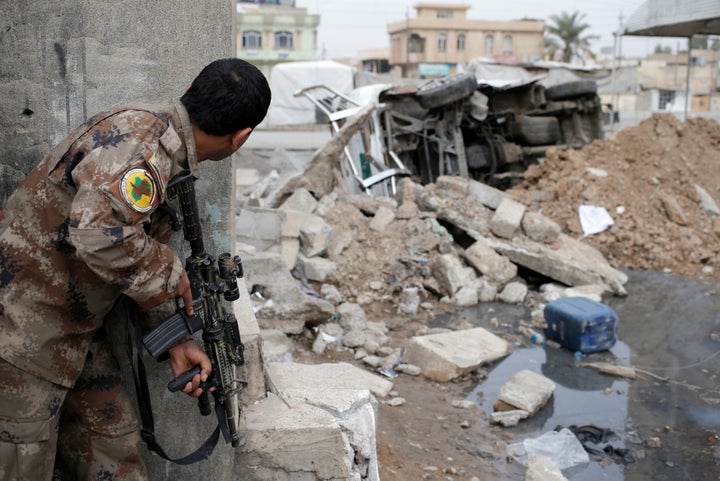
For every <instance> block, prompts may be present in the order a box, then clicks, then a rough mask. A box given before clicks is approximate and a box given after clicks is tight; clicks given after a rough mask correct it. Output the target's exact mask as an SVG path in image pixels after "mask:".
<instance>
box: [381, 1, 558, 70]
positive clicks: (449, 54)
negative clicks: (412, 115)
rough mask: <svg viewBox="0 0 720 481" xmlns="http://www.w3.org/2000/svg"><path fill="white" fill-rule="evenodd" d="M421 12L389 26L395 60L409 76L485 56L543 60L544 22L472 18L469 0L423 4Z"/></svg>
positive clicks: (393, 63) (507, 60)
mask: <svg viewBox="0 0 720 481" xmlns="http://www.w3.org/2000/svg"><path fill="white" fill-rule="evenodd" d="M414 8H415V10H416V16H415V17H414V18H406V19H405V20H402V21H398V22H393V23H390V24H388V26H387V31H388V34H389V35H390V64H391V66H392V67H393V68H394V69H397V70H400V72H401V73H402V75H403V76H406V77H434V76H443V75H448V74H452V73H454V72H455V71H456V69H457V66H458V64H463V63H466V62H468V61H470V60H471V59H473V58H477V57H485V58H490V59H493V60H495V61H498V62H503V63H521V62H532V61H536V60H539V59H540V58H541V57H542V52H543V32H544V30H545V22H544V21H543V20H513V21H488V20H470V19H468V18H467V11H468V10H469V9H470V6H469V5H466V4H438V3H419V4H417V5H415V6H414Z"/></svg>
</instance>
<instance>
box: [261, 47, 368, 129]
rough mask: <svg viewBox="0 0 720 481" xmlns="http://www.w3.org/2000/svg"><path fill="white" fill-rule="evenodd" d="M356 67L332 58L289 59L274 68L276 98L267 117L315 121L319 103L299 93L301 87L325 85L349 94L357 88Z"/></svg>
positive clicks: (276, 121)
mask: <svg viewBox="0 0 720 481" xmlns="http://www.w3.org/2000/svg"><path fill="white" fill-rule="evenodd" d="M354 70H355V69H353V68H352V67H350V66H348V65H344V64H341V63H338V62H333V61H330V60H319V61H313V62H287V63H281V64H278V65H276V66H274V67H273V68H272V70H271V72H270V90H271V91H272V102H271V103H270V110H269V111H268V115H267V118H266V122H265V123H266V124H268V125H289V124H314V123H316V122H315V106H314V105H313V104H312V102H310V100H308V99H307V98H305V97H295V96H294V94H295V92H297V91H298V90H300V89H303V88H306V87H312V86H313V85H325V86H326V87H330V88H332V89H334V90H337V91H338V92H340V93H343V94H347V93H349V92H350V91H351V90H352V89H353V76H354Z"/></svg>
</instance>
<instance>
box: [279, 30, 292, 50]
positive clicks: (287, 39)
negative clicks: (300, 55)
mask: <svg viewBox="0 0 720 481" xmlns="http://www.w3.org/2000/svg"><path fill="white" fill-rule="evenodd" d="M275 48H282V49H287V50H292V48H293V34H292V32H275Z"/></svg>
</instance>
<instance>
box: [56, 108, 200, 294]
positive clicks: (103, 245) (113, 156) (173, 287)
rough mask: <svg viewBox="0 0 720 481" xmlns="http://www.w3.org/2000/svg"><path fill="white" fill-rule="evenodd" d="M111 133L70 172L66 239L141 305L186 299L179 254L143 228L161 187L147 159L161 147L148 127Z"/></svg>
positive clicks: (92, 266)
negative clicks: (72, 190)
mask: <svg viewBox="0 0 720 481" xmlns="http://www.w3.org/2000/svg"><path fill="white" fill-rule="evenodd" d="M151 121H152V119H151ZM113 134H114V135H115V138H116V139H118V140H117V141H115V142H112V143H111V144H109V145H106V144H101V145H98V146H97V147H96V148H94V149H93V150H92V151H91V152H90V153H89V154H88V155H87V156H86V157H85V159H84V160H83V161H82V162H80V163H79V164H78V165H77V166H76V168H75V169H74V171H73V174H72V176H73V181H74V182H75V185H76V187H77V193H76V195H75V198H74V200H73V204H72V209H71V212H70V219H69V221H70V222H69V236H70V242H71V244H72V245H73V246H74V247H75V249H76V254H77V256H78V257H79V258H80V259H82V260H83V261H84V262H85V263H86V264H87V266H88V267H89V268H90V269H92V270H93V272H94V273H95V274H96V275H97V276H98V277H99V278H100V279H101V280H102V281H104V282H107V283H110V284H112V285H115V286H117V287H118V288H119V289H120V290H121V291H122V292H123V293H124V294H126V295H128V296H129V297H131V298H133V299H135V300H136V301H137V302H138V303H139V304H141V305H144V306H150V305H154V304H157V303H160V302H162V301H163V300H166V299H170V298H173V297H176V296H178V295H185V298H186V299H187V300H190V298H189V297H188V295H189V294H187V293H186V291H187V290H188V289H187V286H185V284H184V282H182V281H183V279H184V280H187V278H186V277H185V278H184V275H185V271H184V269H183V267H182V263H181V262H180V259H179V258H178V257H177V255H176V254H175V253H174V252H173V251H172V250H171V249H170V248H169V247H168V246H167V245H165V244H163V243H160V242H158V241H157V240H155V239H153V238H152V237H151V236H149V235H148V234H146V232H145V229H144V227H145V224H146V223H147V222H148V221H149V218H150V215H151V214H152V212H154V210H155V209H156V208H157V206H158V205H159V203H160V200H161V199H160V196H161V192H163V191H164V188H165V185H163V184H161V183H162V182H163V181H164V180H163V179H161V178H158V177H159V176H158V175H156V173H155V172H153V169H151V168H150V167H149V166H148V163H147V160H148V158H149V157H150V156H151V155H153V154H155V153H157V149H161V148H162V147H161V146H160V145H159V144H158V142H157V135H156V133H154V131H153V129H151V128H150V129H146V130H140V131H138V130H137V129H136V128H134V129H132V130H130V129H128V131H127V132H123V131H122V129H120V130H118V131H117V132H114V133H113ZM190 304H191V302H190Z"/></svg>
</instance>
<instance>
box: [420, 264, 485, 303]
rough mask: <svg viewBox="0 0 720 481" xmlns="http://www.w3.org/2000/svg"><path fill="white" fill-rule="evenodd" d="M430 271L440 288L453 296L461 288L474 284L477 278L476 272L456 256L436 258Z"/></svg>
mask: <svg viewBox="0 0 720 481" xmlns="http://www.w3.org/2000/svg"><path fill="white" fill-rule="evenodd" d="M430 269H431V271H432V275H433V277H434V278H435V279H436V280H437V281H438V284H439V285H440V287H441V288H443V289H445V291H447V293H448V294H449V295H451V296H453V295H455V293H456V292H457V291H459V290H460V288H461V287H463V286H466V285H468V284H470V283H472V282H473V281H474V280H475V278H476V277H477V276H476V275H475V271H473V270H472V268H467V267H465V266H464V265H463V263H462V261H461V260H460V258H459V257H458V256H457V255H455V254H442V255H439V256H435V257H434V258H433V260H432V261H431V262H430Z"/></svg>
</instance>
